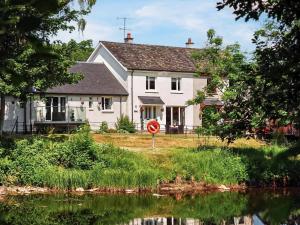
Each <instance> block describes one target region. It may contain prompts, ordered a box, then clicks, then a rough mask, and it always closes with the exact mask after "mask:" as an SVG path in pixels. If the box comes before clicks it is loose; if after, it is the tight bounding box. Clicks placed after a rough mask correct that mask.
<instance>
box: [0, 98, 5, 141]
mask: <svg viewBox="0 0 300 225" xmlns="http://www.w3.org/2000/svg"><path fill="white" fill-rule="evenodd" d="M0 98H1V100H0V136H2V135H3V126H4V116H5V96H4V95H3V94H1V95H0Z"/></svg>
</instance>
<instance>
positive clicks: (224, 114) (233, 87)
mask: <svg viewBox="0 0 300 225" xmlns="http://www.w3.org/2000/svg"><path fill="white" fill-rule="evenodd" d="M207 38H208V41H207V45H206V47H205V48H204V49H202V50H201V51H197V52H195V53H194V54H193V58H194V60H195V62H196V65H197V74H198V75H205V76H208V78H209V79H208V80H209V81H210V82H208V84H207V86H206V87H205V88H204V89H203V90H202V91H198V93H197V96H196V97H195V98H194V99H192V100H190V101H189V102H188V103H189V104H200V105H202V103H203V102H204V100H205V99H206V98H207V97H209V96H214V95H215V94H219V95H221V96H222V100H223V102H224V106H223V107H222V109H221V110H214V109H213V107H217V106H210V107H209V108H207V109H204V108H202V119H203V125H204V126H205V128H206V129H208V130H207V133H209V134H215V135H219V136H220V137H221V138H223V139H227V140H228V141H229V142H230V141H232V140H233V139H234V137H236V136H240V135H242V132H243V131H244V130H247V129H248V128H249V123H245V121H243V120H242V118H243V117H247V114H248V113H249V110H244V109H245V108H241V107H240V106H241V105H243V104H245V101H246V100H247V97H246V96H245V95H243V93H244V92H245V91H246V92H247V90H248V84H247V81H249V80H250V79H248V78H249V77H251V75H250V72H251V71H252V69H253V67H254V65H252V63H250V62H248V61H247V60H246V58H245V56H244V54H243V53H242V52H241V51H240V46H239V45H238V44H233V45H227V46H224V45H223V40H222V38H221V37H219V36H217V35H216V33H215V31H214V30H209V31H208V32H207ZM245 107H246V105H245ZM233 108H234V110H233Z"/></svg>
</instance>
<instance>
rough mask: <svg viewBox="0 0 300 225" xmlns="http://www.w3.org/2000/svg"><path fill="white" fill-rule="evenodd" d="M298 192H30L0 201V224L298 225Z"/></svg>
mask: <svg viewBox="0 0 300 225" xmlns="http://www.w3.org/2000/svg"><path fill="white" fill-rule="evenodd" d="M299 223H300V193H299V192H290V191H289V192H281V193H278V192H276V193H274V192H250V193H237V192H225V193H209V194H198V195H188V196H183V195H172V196H154V195H151V194H149V195H148V194H147V195H82V196H79V195H30V196H9V197H6V199H5V200H2V202H0V224H1V225H8V224H9V225H96V224H97V225H100V224H103V225H104V224H105V225H117V224H119V225H121V224H122V225H125V224H126V225H203V224H210V225H211V224H223V225H225V224H234V225H237V224H244V225H250V224H255V225H261V224H299Z"/></svg>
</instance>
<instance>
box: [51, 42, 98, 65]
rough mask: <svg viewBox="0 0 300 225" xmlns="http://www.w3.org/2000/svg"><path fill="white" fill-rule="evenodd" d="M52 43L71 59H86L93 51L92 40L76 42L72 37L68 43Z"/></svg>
mask: <svg viewBox="0 0 300 225" xmlns="http://www.w3.org/2000/svg"><path fill="white" fill-rule="evenodd" d="M54 45H55V47H56V48H57V49H58V50H59V51H60V52H61V53H62V54H63V55H65V56H66V57H68V58H69V59H70V60H72V61H86V60H87V59H88V57H89V56H90V55H91V54H92V52H93V51H94V47H93V41H92V40H84V41H81V42H76V41H75V40H73V39H72V40H70V41H69V42H68V43H60V42H57V43H55V44H54Z"/></svg>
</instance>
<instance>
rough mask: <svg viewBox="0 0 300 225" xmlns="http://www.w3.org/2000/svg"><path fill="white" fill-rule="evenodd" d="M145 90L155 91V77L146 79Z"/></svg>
mask: <svg viewBox="0 0 300 225" xmlns="http://www.w3.org/2000/svg"><path fill="white" fill-rule="evenodd" d="M146 90H155V77H149V76H147V77H146Z"/></svg>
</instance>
